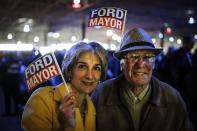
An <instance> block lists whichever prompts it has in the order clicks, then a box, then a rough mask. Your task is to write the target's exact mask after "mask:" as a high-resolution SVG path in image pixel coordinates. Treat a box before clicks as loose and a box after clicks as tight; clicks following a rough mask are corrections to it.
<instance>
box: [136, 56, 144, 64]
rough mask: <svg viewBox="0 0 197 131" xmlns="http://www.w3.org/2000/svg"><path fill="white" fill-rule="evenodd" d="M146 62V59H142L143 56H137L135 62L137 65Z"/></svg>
mask: <svg viewBox="0 0 197 131" xmlns="http://www.w3.org/2000/svg"><path fill="white" fill-rule="evenodd" d="M145 63H146V60H145V59H144V57H143V56H140V57H138V59H137V62H136V64H137V65H138V66H143V65H144V64H145Z"/></svg>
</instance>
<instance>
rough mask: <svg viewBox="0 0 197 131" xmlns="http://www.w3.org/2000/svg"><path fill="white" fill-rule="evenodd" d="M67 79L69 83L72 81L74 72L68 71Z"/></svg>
mask: <svg viewBox="0 0 197 131" xmlns="http://www.w3.org/2000/svg"><path fill="white" fill-rule="evenodd" d="M67 78H68V81H71V80H72V71H68V74H67Z"/></svg>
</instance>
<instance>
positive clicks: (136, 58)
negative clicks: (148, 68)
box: [124, 54, 155, 63]
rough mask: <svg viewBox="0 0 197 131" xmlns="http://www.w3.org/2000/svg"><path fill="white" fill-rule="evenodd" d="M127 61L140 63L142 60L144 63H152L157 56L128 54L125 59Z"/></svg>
mask: <svg viewBox="0 0 197 131" xmlns="http://www.w3.org/2000/svg"><path fill="white" fill-rule="evenodd" d="M124 58H125V59H126V60H129V61H131V62H133V63H135V62H137V61H139V60H141V59H142V61H144V62H147V63H151V62H154V61H155V55H153V54H145V55H139V54H127V55H126V56H125V57H124Z"/></svg>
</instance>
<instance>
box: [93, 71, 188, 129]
mask: <svg viewBox="0 0 197 131" xmlns="http://www.w3.org/2000/svg"><path fill="white" fill-rule="evenodd" d="M125 82H126V80H125V78H124V76H123V75H120V76H119V77H117V78H114V79H111V80H108V81H106V82H103V83H101V84H100V85H99V86H98V87H97V88H96V90H95V91H94V92H93V94H92V100H93V102H94V104H95V107H96V111H97V114H96V118H97V119H96V121H97V123H96V124H97V131H134V125H133V122H132V114H131V112H130V111H129V109H128V108H129V105H128V104H127V102H125V99H124V97H123V95H122V89H123V88H124V86H123V85H124V83H125ZM150 84H151V88H152V89H151V96H150V100H149V102H148V104H147V106H145V108H143V109H142V115H141V116H142V117H141V119H140V128H139V131H192V127H191V123H190V122H189V119H188V113H187V110H186V107H185V103H184V102H183V100H182V98H181V96H180V95H179V93H178V92H177V91H176V90H175V89H173V88H172V87H170V86H169V85H167V84H166V83H163V82H161V81H160V80H158V79H157V78H155V77H152V78H151V82H150Z"/></svg>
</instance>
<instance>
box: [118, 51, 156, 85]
mask: <svg viewBox="0 0 197 131" xmlns="http://www.w3.org/2000/svg"><path fill="white" fill-rule="evenodd" d="M122 61H123V63H122V64H121V66H122V69H123V73H124V75H125V77H126V79H127V80H128V82H129V83H130V84H131V85H132V86H146V85H148V83H149V82H150V79H151V76H152V72H153V69H154V66H155V54H154V52H153V51H150V50H138V51H131V52H129V53H127V54H126V55H125V56H124V58H123V60H122Z"/></svg>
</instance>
